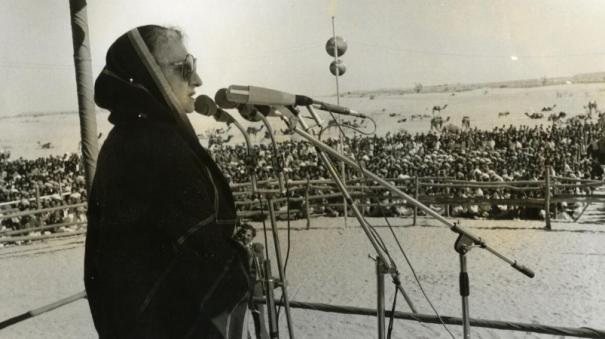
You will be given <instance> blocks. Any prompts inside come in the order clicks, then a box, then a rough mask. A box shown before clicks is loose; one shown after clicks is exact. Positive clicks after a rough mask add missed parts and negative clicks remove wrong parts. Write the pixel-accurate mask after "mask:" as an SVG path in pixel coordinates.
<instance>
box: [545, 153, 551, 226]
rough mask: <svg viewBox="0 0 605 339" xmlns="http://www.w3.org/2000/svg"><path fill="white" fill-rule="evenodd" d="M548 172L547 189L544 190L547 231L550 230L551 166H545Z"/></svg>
mask: <svg viewBox="0 0 605 339" xmlns="http://www.w3.org/2000/svg"><path fill="white" fill-rule="evenodd" d="M545 171H546V185H545V186H546V187H545V188H544V212H545V213H544V220H545V221H546V229H547V230H550V229H551V226H550V165H546V166H545Z"/></svg>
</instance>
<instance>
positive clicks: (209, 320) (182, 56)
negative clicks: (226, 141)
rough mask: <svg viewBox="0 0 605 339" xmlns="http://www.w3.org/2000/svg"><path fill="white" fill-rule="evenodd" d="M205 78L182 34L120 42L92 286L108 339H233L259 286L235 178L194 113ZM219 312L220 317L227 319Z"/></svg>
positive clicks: (107, 74) (107, 101)
mask: <svg viewBox="0 0 605 339" xmlns="http://www.w3.org/2000/svg"><path fill="white" fill-rule="evenodd" d="M201 85H202V80H201V79H200V77H199V75H198V74H197V72H196V60H195V58H194V57H193V56H192V55H191V54H189V53H188V51H187V49H186V48H185V46H184V44H183V34H182V33H181V32H180V31H179V30H176V29H173V28H166V27H161V26H153V25H149V26H142V27H138V28H135V29H132V30H130V31H129V32H127V33H125V34H124V35H122V36H121V37H119V38H118V39H117V40H116V41H115V42H114V43H113V44H112V45H111V47H110V48H109V50H108V52H107V56H106V65H105V67H104V69H103V71H102V72H101V74H100V75H99V77H98V78H97V80H96V83H95V102H96V103H97V105H98V106H100V107H102V108H105V109H107V110H109V111H110V112H111V113H110V115H109V121H110V122H111V123H112V124H113V125H114V127H113V129H112V130H111V132H110V134H109V135H108V137H107V139H106V141H105V143H104V144H103V147H102V148H101V151H100V153H99V158H98V162H97V170H96V175H95V178H94V182H93V185H92V189H91V194H90V198H89V204H88V220H89V224H88V234H87V238H86V252H85V273H84V274H85V276H84V281H85V286H86V292H87V295H88V301H89V305H90V309H91V312H92V318H93V320H94V324H95V327H96V329H97V331H98V333H99V337H100V338H102V339H103V338H129V339H131V338H166V339H169V338H170V339H172V338H231V337H232V336H230V334H229V331H228V327H227V326H226V324H227V323H228V321H224V319H225V318H227V319H228V316H229V313H230V312H231V311H232V309H233V307H234V306H235V305H237V304H238V303H239V302H240V301H241V300H242V298H243V297H244V295H245V293H246V291H247V290H248V277H247V275H248V273H247V269H246V266H247V265H246V261H247V259H246V253H245V251H243V250H242V249H241V247H239V246H237V244H236V243H235V241H234V240H233V239H232V235H233V231H234V228H235V224H236V213H235V206H234V202H233V196H232V193H231V190H230V188H229V186H228V184H227V181H226V179H225V177H224V176H223V174H222V173H221V171H220V170H219V168H218V167H217V165H216V163H215V162H214V160H213V159H212V158H211V157H210V155H209V154H208V152H207V151H206V150H205V149H204V148H203V147H202V146H201V145H200V143H199V142H198V140H197V137H196V135H195V132H194V130H193V128H192V126H191V124H190V122H189V120H188V118H187V116H186V113H190V112H192V111H193V108H194V105H193V104H194V100H193V98H192V96H193V95H194V94H195V88H196V87H199V86H201ZM217 319H218V320H217Z"/></svg>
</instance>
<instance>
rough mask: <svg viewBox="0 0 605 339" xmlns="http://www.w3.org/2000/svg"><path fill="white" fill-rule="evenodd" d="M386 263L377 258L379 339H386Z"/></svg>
mask: <svg viewBox="0 0 605 339" xmlns="http://www.w3.org/2000/svg"><path fill="white" fill-rule="evenodd" d="M385 270H386V269H385V267H384V262H383V261H382V259H381V257H380V256H377V257H376V306H377V310H376V313H377V314H376V318H377V320H378V324H377V325H378V339H384V338H385V308H384V307H385V305H384V272H385Z"/></svg>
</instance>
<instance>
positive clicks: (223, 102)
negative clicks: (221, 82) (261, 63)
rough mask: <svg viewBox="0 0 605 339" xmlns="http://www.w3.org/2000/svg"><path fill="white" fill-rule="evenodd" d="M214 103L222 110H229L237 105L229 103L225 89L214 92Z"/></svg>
mask: <svg viewBox="0 0 605 339" xmlns="http://www.w3.org/2000/svg"><path fill="white" fill-rule="evenodd" d="M214 101H216V104H217V105H218V106H219V107H220V108H223V109H231V108H236V107H237V106H238V105H239V104H237V103H235V102H232V101H229V99H227V89H226V88H221V89H219V90H218V91H216V94H215V95H214Z"/></svg>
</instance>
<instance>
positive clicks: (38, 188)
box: [36, 184, 42, 209]
mask: <svg viewBox="0 0 605 339" xmlns="http://www.w3.org/2000/svg"><path fill="white" fill-rule="evenodd" d="M36 208H37V209H41V208H42V206H40V185H38V184H36Z"/></svg>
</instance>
